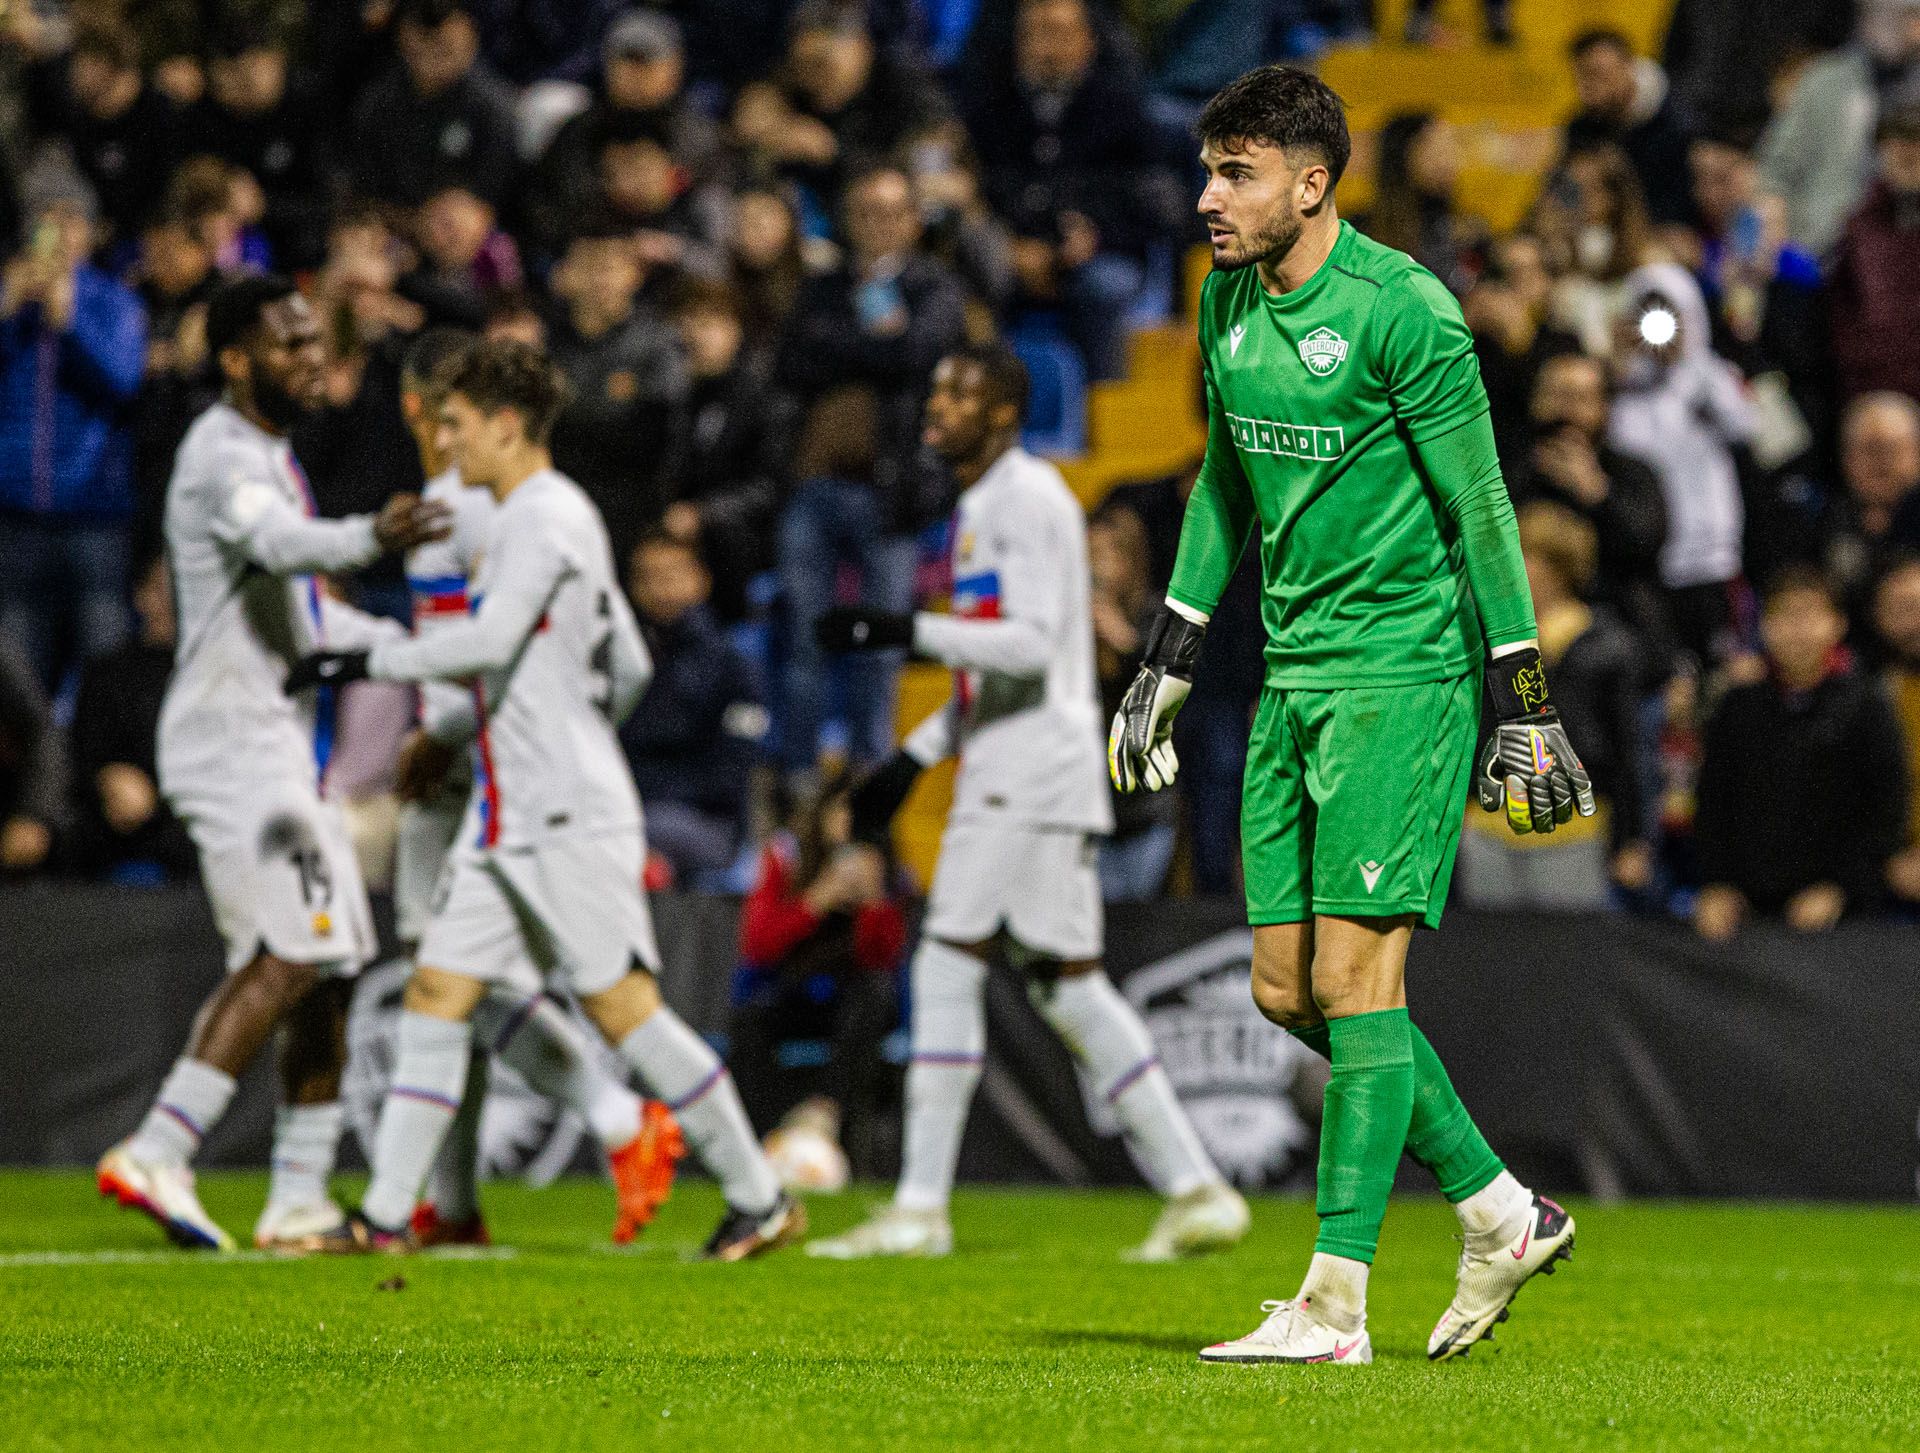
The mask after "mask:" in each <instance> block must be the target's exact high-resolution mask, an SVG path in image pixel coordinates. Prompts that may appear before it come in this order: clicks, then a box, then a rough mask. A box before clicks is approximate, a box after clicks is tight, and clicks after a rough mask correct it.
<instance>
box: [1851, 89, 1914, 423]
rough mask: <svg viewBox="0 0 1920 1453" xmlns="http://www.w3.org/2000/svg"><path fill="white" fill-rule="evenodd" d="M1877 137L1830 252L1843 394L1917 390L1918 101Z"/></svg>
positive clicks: (1887, 123)
mask: <svg viewBox="0 0 1920 1453" xmlns="http://www.w3.org/2000/svg"><path fill="white" fill-rule="evenodd" d="M1878 137H1879V140H1878V156H1879V173H1878V177H1877V179H1876V180H1875V182H1874V184H1873V187H1872V188H1871V190H1869V192H1868V193H1867V200H1866V203H1865V205H1863V206H1862V207H1861V208H1860V210H1859V211H1858V212H1856V213H1854V215H1853V218H1852V220H1851V221H1849V222H1848V223H1847V227H1846V231H1845V233H1844V234H1843V235H1842V236H1841V239H1840V246H1839V249H1838V250H1837V251H1836V252H1835V254H1834V259H1833V269H1832V272H1833V284H1832V286H1833V352H1834V358H1835V361H1836V363H1837V365H1838V368H1839V376H1840V388H1841V391H1842V393H1843V394H1845V395H1846V396H1848V397H1852V396H1853V395H1856V394H1862V393H1867V392H1869V391H1871V390H1875V389H1893V390H1895V391H1897V392H1899V393H1903V394H1906V395H1907V396H1908V397H1909V398H1920V348H1916V347H1915V346H1914V339H1916V338H1920V106H1915V107H1908V108H1906V109H1903V110H1900V111H1895V112H1893V113H1892V114H1890V115H1888V116H1887V117H1885V118H1884V119H1883V120H1882V121H1881V122H1880V129H1879V132H1878Z"/></svg>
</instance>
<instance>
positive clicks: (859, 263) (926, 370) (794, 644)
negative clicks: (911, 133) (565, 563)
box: [778, 166, 964, 772]
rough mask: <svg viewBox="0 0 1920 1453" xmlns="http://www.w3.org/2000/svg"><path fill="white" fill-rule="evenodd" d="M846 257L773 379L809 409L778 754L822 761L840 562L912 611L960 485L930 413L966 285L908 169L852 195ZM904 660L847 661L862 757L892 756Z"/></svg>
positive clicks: (866, 591) (857, 753)
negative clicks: (929, 542) (941, 465)
mask: <svg viewBox="0 0 1920 1453" xmlns="http://www.w3.org/2000/svg"><path fill="white" fill-rule="evenodd" d="M846 234H847V257H846V260H845V261H844V262H843V263H842V264H841V265H840V266H839V267H837V268H835V269H834V270H833V271H832V272H830V273H828V274H826V275H824V276H821V277H816V278H811V279H809V280H808V281H807V283H806V284H805V286H804V287H803V288H802V290H801V293H800V297H799V299H798V301H797V302H796V303H795V304H794V309H793V314H792V317H791V318H790V319H789V322H788V328H787V333H786V338H785V341H784V343H783V345H782V347H781V351H780V363H779V369H778V379H779V382H780V384H781V386H782V387H784V388H786V389H788V390H789V391H791V393H792V394H793V395H794V397H795V398H796V399H797V400H798V402H799V408H800V415H799V419H798V425H797V427H798V439H797V443H796V447H795V449H794V452H793V475H794V479H795V480H796V484H795V487H794V491H793V495H792V497H791V498H790V499H789V500H788V502H787V506H786V509H785V511H784V512H783V514H782V516H781V522H780V583H781V593H782V594H783V595H784V596H785V598H786V602H787V609H788V612H789V619H790V621H791V625H792V630H791V632H790V634H789V638H788V659H787V674H786V681H785V687H784V690H783V692H782V693H781V701H782V706H783V708H784V712H783V715H782V719H781V754H782V759H783V763H784V765H785V766H786V767H787V768H788V769H789V771H792V772H804V771H806V770H808V769H810V768H811V767H812V766H813V763H814V758H815V755H816V753H817V751H818V737H819V727H820V719H821V715H822V705H823V696H824V692H825V687H826V681H825V676H826V662H825V658H824V656H823V655H822V653H821V651H820V648H819V646H818V645H817V644H816V643H815V641H814V638H813V625H814V622H815V621H816V620H818V619H819V618H820V616H822V615H823V614H825V613H826V611H827V609H828V607H829V606H831V605H833V604H834V596H835V590H836V576H837V573H838V570H839V568H840V566H841V564H842V563H843V562H844V563H848V564H852V565H854V566H856V567H857V568H858V570H859V572H860V592H861V602H862V603H863V604H865V605H869V606H873V607H875V608H877V609H880V610H891V611H904V610H908V609H911V607H912V605H913V588H914V570H915V564H916V560H917V556H918V546H917V536H918V534H919V532H920V531H921V530H922V529H924V528H925V527H926V526H927V525H929V524H932V523H933V522H934V521H935V520H938V519H939V518H941V516H942V515H944V514H945V513H946V511H947V508H948V507H949V505H950V503H951V500H950V499H949V493H950V486H949V484H948V482H947V481H946V480H945V479H944V478H942V477H941V476H940V475H939V474H938V473H937V472H936V471H935V470H933V469H932V468H931V467H930V466H928V465H927V464H926V463H925V462H924V461H923V460H922V458H921V455H920V406H921V401H922V400H923V399H924V397H925V395H926V388H927V380H928V378H929V377H930V376H931V375H932V373H933V366H934V364H935V363H937V362H939V360H940V356H941V354H943V353H945V352H946V351H947V350H948V349H949V348H951V347H953V346H954V344H956V343H958V342H959V341H960V339H961V334H962V328H963V323H964V301H963V297H962V294H961V290H960V284H959V282H958V280H956V279H955V278H954V276H953V275H952V274H951V273H950V272H948V271H947V270H946V269H945V268H943V267H941V266H940V265H939V264H938V263H936V262H934V261H933V260H932V259H931V258H928V257H927V256H926V255H925V254H924V253H923V252H922V251H921V249H920V217H919V213H918V211H917V210H916V209H915V207H914V204H913V192H912V188H911V185H910V184H909V182H908V180H907V177H906V174H905V173H904V172H902V171H901V170H900V169H899V168H897V167H891V166H880V167H875V168H873V169H871V170H869V171H866V172H862V173H860V174H859V175H857V176H856V177H855V178H854V179H853V180H852V181H851V182H850V183H849V184H848V187H847V209H846ZM899 664H900V658H899V653H898V652H892V651H874V652H867V653H864V654H862V655H861V656H859V657H856V658H855V659H854V660H853V661H852V662H850V663H849V665H848V673H849V676H850V678H851V679H852V682H853V683H854V684H853V686H852V688H851V690H850V693H849V694H850V696H851V697H852V701H851V702H850V705H849V717H850V727H851V731H850V735H851V738H852V742H851V745H852V753H853V756H854V758H855V760H857V761H860V762H878V761H880V760H882V759H883V758H885V757H886V756H887V755H888V754H889V753H890V752H891V751H892V749H893V736H894V733H893V686H894V678H895V676H896V674H897V673H898V671H899Z"/></svg>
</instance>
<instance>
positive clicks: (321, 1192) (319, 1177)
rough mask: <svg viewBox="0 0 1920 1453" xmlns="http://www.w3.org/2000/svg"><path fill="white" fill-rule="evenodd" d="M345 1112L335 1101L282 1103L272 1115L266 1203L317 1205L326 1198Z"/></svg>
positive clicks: (277, 1205)
mask: <svg viewBox="0 0 1920 1453" xmlns="http://www.w3.org/2000/svg"><path fill="white" fill-rule="evenodd" d="M345 1123H346V1112H345V1111H344V1110H343V1109H342V1108H341V1106H340V1102H339V1101H338V1100H331V1101H329V1102H327V1103H326V1104H324V1105H282V1106H281V1107H280V1108H279V1109H278V1110H277V1111H275V1112H274V1116H273V1161H272V1166H273V1170H272V1174H271V1177H270V1178H269V1180H268V1181H267V1205H268V1206H270V1207H279V1206H318V1205H320V1204H322V1203H323V1202H325V1200H326V1199H327V1180H328V1178H329V1177H331V1176H332V1175H333V1155H334V1152H335V1151H336V1150H337V1149H339V1146H340V1129H341V1126H342V1125H344V1124H345Z"/></svg>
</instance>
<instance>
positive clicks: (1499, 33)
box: [1401, 0, 1513, 251]
mask: <svg viewBox="0 0 1920 1453" xmlns="http://www.w3.org/2000/svg"><path fill="white" fill-rule="evenodd" d="M1437 9H1439V0H1413V3H1412V4H1411V5H1409V6H1408V7H1407V29H1406V42H1407V44H1408V45H1432V44H1433V43H1434V42H1435V41H1437V40H1439V39H1440V34H1441V33H1440V27H1439V24H1438V23H1437V22H1436V21H1435V20H1434V18H1433V13H1434V11H1435V10H1437ZM1480 14H1481V17H1482V21H1483V23H1484V24H1485V26H1486V41H1487V44H1488V45H1512V44H1513V0H1480ZM1401 250H1402V251H1405V250H1406V249H1404V248H1402V249H1401Z"/></svg>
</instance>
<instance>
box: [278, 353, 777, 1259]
mask: <svg viewBox="0 0 1920 1453" xmlns="http://www.w3.org/2000/svg"><path fill="white" fill-rule="evenodd" d="M446 387H447V396H446V399H445V401H444V402H443V403H442V405H441V410H440V417H441V421H442V424H443V427H444V429H445V436H446V439H447V443H448V447H449V451H450V453H451V456H452V459H453V463H454V464H455V466H456V467H457V468H458V469H459V470H460V474H461V478H462V479H463V480H464V482H465V484H466V486H467V487H468V488H484V489H488V490H491V491H492V493H493V496H494V498H495V500H496V501H497V502H498V508H497V509H496V511H495V514H494V520H493V525H492V528H491V529H490V531H489V532H488V537H487V544H486V551H485V555H484V558H483V559H482V561H481V565H480V570H479V573H478V575H477V576H476V578H475V581H474V585H475V593H476V594H477V595H478V597H479V599H478V601H477V603H476V605H475V607H474V611H473V614H472V615H470V616H468V617H467V618H465V619H457V620H452V621H449V622H448V623H447V624H445V625H444V626H442V627H441V628H440V629H438V630H435V631H433V632H431V633H430V634H428V635H425V636H418V637H415V638H413V639H411V640H401V641H381V642H379V643H377V644H375V645H374V646H373V648H372V649H371V651H349V652H321V653H316V654H315V655H313V656H311V657H309V658H308V659H307V661H305V662H303V663H302V666H301V669H299V670H297V671H296V672H294V673H293V674H292V675H291V676H290V677H289V679H288V686H289V689H302V688H304V687H305V686H309V685H312V686H317V687H319V688H320V689H325V688H326V687H327V686H328V685H337V684H338V683H340V682H342V681H350V680H354V679H357V678H359V677H362V676H371V677H373V678H375V679H380V680H389V681H434V680H443V681H465V682H469V683H471V688H472V701H473V710H474V759H475V761H474V768H475V780H474V788H473V794H472V799H471V801H470V803H469V805H468V808H467V814H466V819H465V821H464V822H463V823H462V825H461V831H460V839H459V843H458V845H457V847H456V848H455V850H454V855H453V857H452V859H451V860H450V862H449V865H448V869H447V872H446V875H445V877H444V878H443V880H442V883H441V887H440V890H439V892H438V895H437V896H438V898H439V902H438V903H437V904H436V906H435V910H434V914H433V917H432V919H431V921H430V922H429V923H428V925H427V928H426V933H425V935H424V937H423V938H422V940H421V943H420V950H419V955H418V967H417V968H416V969H415V970H414V974H413V977H412V979H411V980H410V981H409V983H408V986H407V994H406V1001H405V1008H404V1012H403V1013H402V1015H401V1021H400V1032H399V1050H398V1057H397V1063H396V1064H395V1067H394V1080H393V1087H392V1089H391V1090H390V1091H389V1092H388V1095H387V1101H386V1105H385V1107H384V1109H383V1111H382V1113H381V1117H380V1127H379V1130H378V1132H377V1134H376V1136H375V1143H374V1155H373V1182H372V1184H371V1185H370V1186H369V1187H368V1188H367V1194H366V1199H365V1200H364V1201H363V1202H362V1204H361V1207H360V1209H359V1210H358V1211H355V1212H354V1213H353V1214H352V1215H350V1216H349V1217H348V1219H347V1221H346V1223H345V1225H344V1226H342V1227H341V1228H340V1229H339V1230H338V1231H337V1232H334V1233H332V1234H329V1235H326V1236H321V1237H317V1238H315V1239H314V1241H313V1243H312V1245H313V1248H314V1249H316V1250H321V1251H333V1252H351V1251H370V1250H405V1249H407V1248H408V1247H409V1246H410V1245H411V1244H412V1243H411V1237H410V1235H409V1233H408V1231H407V1226H408V1222H409V1220H410V1218H411V1217H412V1215H413V1211H414V1207H415V1205H416V1204H417V1203H418V1200H419V1195H420V1189H421V1185H422V1183H423V1182H424V1180H425V1178H426V1175H427V1171H428V1168H429V1166H430V1165H431V1164H432V1162H433V1159H434V1156H435V1155H436V1154H437V1153H438V1152H439V1149H440V1145H441V1142H442V1140H443V1139H444V1138H445V1136H446V1133H447V1127H448V1124H449V1122H450V1121H451V1120H452V1118H453V1114H454V1111H455V1109H456V1108H457V1105H458V1102H459V1096H460V1092H461V1087H462V1086H463V1084H464V1083H465V1081H466V1076H467V1068H468V1060H469V1049H470V1045H471V1043H472V1026H471V1020H472V1017H473V1013H474V1010H475V1009H476V1008H477V1007H478V1006H479V1004H480V1002H481V1000H482V999H484V998H485V997H486V995H487V992H488V990H489V988H490V987H492V986H494V985H508V986H511V987H512V988H514V989H516V990H523V991H526V992H529V993H531V992H536V991H538V990H539V989H540V988H541V987H542V985H541V979H542V977H545V978H547V979H550V980H552V981H553V982H555V983H556V984H557V985H558V986H560V987H564V988H567V989H569V990H571V991H572V992H573V993H574V994H575V995H577V996H578V998H579V1000H580V1002H581V1004H582V1006H583V1007H584V1008H585V1010H586V1012H587V1015H588V1017H589V1018H591V1019H592V1020H593V1022H594V1024H595V1025H596V1026H597V1027H598V1028H599V1029H600V1031H601V1033H602V1034H603V1035H604V1036H605V1037H606V1039H607V1042H608V1043H609V1044H610V1045H612V1046H614V1047H615V1048H616V1049H617V1050H618V1051H619V1052H620V1053H621V1055H622V1056H623V1057H624V1058H625V1059H626V1060H627V1062H628V1063H629V1064H631V1065H632V1066H633V1067H634V1068H635V1069H636V1070H637V1071H638V1072H639V1074H640V1076H641V1078H642V1079H643V1080H644V1081H645V1082H646V1083H647V1084H648V1085H649V1086H650V1087H651V1088H652V1090H653V1092H654V1094H655V1095H656V1096H658V1097H659V1098H660V1099H662V1100H664V1101H666V1103H667V1106H668V1108H669V1109H670V1110H671V1111H672V1112H673V1114H674V1115H675V1117H676V1118H677V1119H678V1120H679V1122H680V1125H681V1126H682V1128H683V1129H684V1131H685V1134H686V1137H687V1139H688V1140H689V1141H690V1142H691V1143H692V1145H693V1148H694V1150H695V1152H696V1153H697V1154H698V1155H699V1156H700V1158H701V1160H702V1161H703V1162H704V1163H705V1164H706V1166H707V1168H708V1169H709V1170H710V1171H712V1172H713V1174H714V1176H715V1178H716V1179H717V1180H718V1181H719V1182H720V1187H721V1191H722V1193H723V1194H724V1195H725V1196H726V1199H727V1205H728V1211H727V1214H726V1215H725V1216H724V1217H723V1218H722V1220H721V1223H720V1225H719V1227H718V1228H717V1229H716V1230H715V1232H714V1234H713V1236H712V1238H711V1239H710V1240H709V1241H708V1243H707V1247H706V1254H707V1255H708V1256H709V1257H712V1258H714V1259H717V1260H724V1261H736V1260H740V1259H743V1258H745V1257H749V1256H754V1255H757V1254H759V1253H761V1252H764V1251H769V1250H772V1249H773V1248H775V1247H778V1246H782V1245H785V1244H786V1243H787V1242H789V1241H792V1240H793V1239H795V1238H796V1237H798V1236H799V1235H800V1234H802V1232H803V1231H804V1229H805V1225H806V1216H805V1212H804V1211H803V1210H802V1209H801V1207H800V1205H799V1203H798V1202H797V1201H795V1200H793V1199H792V1198H791V1197H790V1196H788V1195H787V1194H786V1193H785V1192H784V1191H782V1190H781V1188H780V1183H779V1180H778V1178H777V1177H776V1176H775V1174H774V1171H773V1168H772V1166H770V1165H769V1164H768V1163H767V1159H766V1156H765V1155H764V1154H763V1153H762V1152H761V1149H760V1146H759V1143H758V1142H757V1141H756V1140H755V1138H754V1134H753V1127H752V1126H751V1125H750V1124H749V1123H748V1121H747V1116H746V1111H745V1109H744V1108H743V1107H742V1106H741V1103H740V1096H739V1092H738V1091H737V1090H736V1089H735V1088H734V1085H733V1081H732V1079H731V1077H729V1075H728V1074H727V1070H726V1066H725V1065H723V1064H721V1062H720V1060H719V1058H718V1057H717V1056H716V1055H715V1054H714V1053H713V1051H712V1050H711V1049H710V1048H708V1047H707V1045H706V1043H705V1042H704V1041H703V1040H702V1039H701V1038H700V1037H699V1036H698V1035H697V1034H695V1033H694V1032H693V1030H692V1029H690V1028H689V1027H688V1026H687V1025H686V1023H685V1022H684V1021H683V1020H681V1019H680V1017H679V1016H678V1015H677V1014H675V1013H674V1012H673V1011H672V1010H671V1009H669V1008H668V1007H667V1006H666V1005H665V1004H664V1003H663V1002H662V1000H661V998H660V991H659V987H658V984H657V981H656V978H655V973H656V970H657V968H658V965H659V951H658V948H657V947H656V944H655V941H654V933H653V922H652V919H651V917H650V915H649V913H648V911H647V902H646V898H645V896H644V894H643V893H642V891H641V887H640V873H641V868H642V865H643V862H644V859H645V844H644V839H643V834H642V828H641V817H640V799H639V795H638V793H637V792H636V791H635V790H634V785H633V777H632V774H631V773H630V772H629V771H628V768H627V764H626V759H625V757H624V756H623V755H622V753H621V750H620V743H619V739H618V738H617V736H616V735H615V727H616V724H617V723H618V722H619V721H620V720H621V719H622V718H624V717H625V716H626V714H627V713H628V712H629V711H631V710H632V708H633V705H634V703H635V702H636V701H637V700H638V698H639V696H640V693H641V691H642V690H643V689H644V687H645V685H646V681H647V678H648V677H649V675H650V674H651V671H652V663H651V662H650V661H649V660H648V658H647V653H646V647H645V646H644V645H643V644H642V643H641V639H640V630H639V627H638V625H637V624H636V623H635V621H634V618H633V612H632V610H631V609H630V608H629V607H628V605H627V603H626V600H625V598H624V597H623V596H622V595H621V593H620V587H619V583H618V577H617V575H616V573H615V570H614V564H613V554H612V548H611V546H610V545H609V544H608V541H607V532H606V527H605V525H604V524H603V523H602V522H601V519H600V516H599V512H598V511H596V510H595V509H594V507H593V505H592V503H591V502H590V501H589V500H588V499H587V497H586V495H585V494H584V493H583V492H582V491H581V490H580V488H579V486H578V485H576V484H574V483H573V481H572V480H570V479H568V478H566V477H565V476H564V475H561V474H559V473H556V472H555V470H554V468H553V463H552V457H551V455H550V454H549V453H548V451H547V447H546V440H547V436H548V433H549V432H550V430H551V429H552V427H553V421H554V417H555V415H557V414H558V413H559V410H560V406H561V403H562V401H563V399H564V396H565V385H564V383H563V381H562V380H561V378H560V376H559V374H558V372H557V370H556V369H555V368H554V367H553V365H552V364H551V363H550V362H548V361H547V359H546V358H545V357H544V356H543V355H542V354H541V353H540V352H539V351H538V350H537V349H534V348H531V347H529V346H527V345H526V344H523V343H514V342H505V341H499V342H489V343H482V344H479V345H477V346H475V347H474V348H472V349H471V350H469V351H468V352H467V353H466V354H465V355H464V356H463V357H462V358H461V359H460V360H459V362H458V364H457V365H456V366H454V367H453V369H452V371H451V373H450V375H449V376H448V378H447V381H446ZM536 966H537V967H536Z"/></svg>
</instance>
